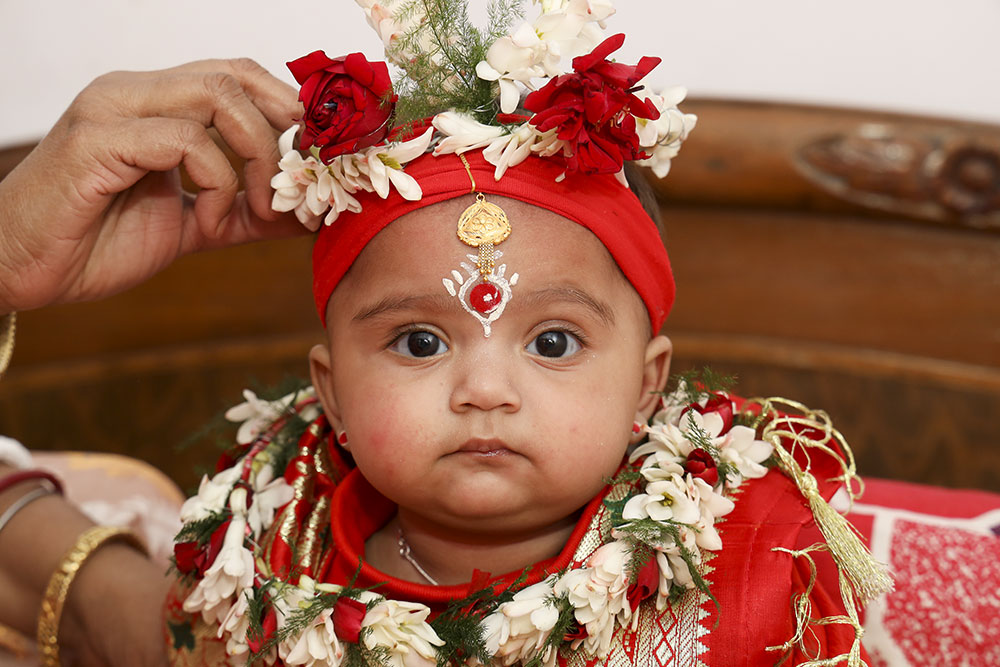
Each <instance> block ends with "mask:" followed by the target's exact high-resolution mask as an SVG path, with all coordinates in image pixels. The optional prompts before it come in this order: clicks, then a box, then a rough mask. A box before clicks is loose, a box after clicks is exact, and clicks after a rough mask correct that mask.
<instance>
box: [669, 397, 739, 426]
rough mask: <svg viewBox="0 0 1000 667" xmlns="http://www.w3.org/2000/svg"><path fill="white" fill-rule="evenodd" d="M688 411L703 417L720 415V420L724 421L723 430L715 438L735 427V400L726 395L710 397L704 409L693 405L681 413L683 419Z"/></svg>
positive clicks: (695, 404) (696, 404) (698, 405)
mask: <svg viewBox="0 0 1000 667" xmlns="http://www.w3.org/2000/svg"><path fill="white" fill-rule="evenodd" d="M688 410H694V411H695V412H697V413H699V414H702V415H710V414H716V415H718V417H719V419H721V420H722V429H721V430H720V431H719V432H718V433H714V434H713V435H715V436H720V435H725V434H726V433H729V429H731V428H732V427H733V417H734V411H733V399H731V398H730V397H729V396H726V395H725V394H720V393H713V394H711V395H709V397H708V401H706V402H705V405H704V407H703V406H701V405H700V404H698V403H692V404H691V405H689V406H688V407H687V408H685V410H684V412H682V413H681V417H682V418H683V416H684V413H686V412H687V411H688Z"/></svg>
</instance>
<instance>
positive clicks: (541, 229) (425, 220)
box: [352, 194, 620, 279]
mask: <svg viewBox="0 0 1000 667" xmlns="http://www.w3.org/2000/svg"><path fill="white" fill-rule="evenodd" d="M475 201H476V198H475V196H474V195H471V194H469V195H466V196H463V197H458V198H455V199H449V200H446V201H442V202H437V203H434V204H431V205H429V206H425V207H422V208H420V209H417V210H416V211H411V212H409V213H407V214H405V215H403V216H400V217H399V218H398V219H396V220H395V221H393V222H392V223H391V224H389V225H388V226H386V227H385V228H384V229H382V230H381V231H380V232H379V233H378V234H376V236H375V238H374V239H372V240H371V241H370V242H369V243H368V245H367V246H366V247H365V249H364V250H362V252H361V254H360V255H359V256H358V259H357V260H355V263H354V266H352V270H353V269H354V267H355V266H363V265H364V264H367V263H380V262H382V261H385V255H393V256H394V257H396V258H399V257H409V258H411V259H412V260H413V261H414V262H415V263H420V262H421V260H422V259H426V257H427V254H430V253H431V252H432V251H433V252H434V253H437V252H438V251H441V250H445V251H451V252H453V253H454V254H455V256H456V257H460V258H462V259H463V260H464V256H465V255H467V254H474V253H475V252H476V251H475V249H474V248H471V247H469V246H468V245H466V244H464V243H463V242H462V241H461V240H459V235H458V233H457V230H458V221H459V218H460V217H461V215H462V213H463V212H464V211H465V210H466V209H467V208H468V207H469V206H470V205H472V204H473V203H474V202H475ZM487 201H488V202H490V203H492V204H495V205H498V206H499V207H500V208H501V209H502V210H503V211H504V213H505V214H506V216H507V219H508V220H509V222H510V229H511V231H510V236H509V237H507V238H506V239H505V240H504V241H503V242H501V243H499V244H497V245H496V249H497V250H498V251H499V252H500V253H502V254H503V256H504V257H505V258H506V259H507V260H508V261H511V262H513V261H515V256H516V255H518V254H520V255H521V256H522V257H524V256H525V255H526V254H527V255H528V256H529V257H530V258H531V259H534V260H535V261H537V260H538V259H543V258H545V257H546V256H554V255H555V254H560V255H568V256H572V257H575V258H577V259H578V260H580V261H583V262H585V263H586V265H587V266H588V267H589V268H590V269H591V270H593V271H601V272H602V275H604V277H607V278H609V279H611V278H614V277H616V276H618V275H620V271H619V270H618V268H617V265H616V264H615V262H614V259H613V258H612V257H611V254H610V253H609V252H608V250H607V248H605V247H604V244H603V243H602V242H601V240H600V239H599V238H598V237H597V236H596V235H595V234H594V233H593V232H591V231H590V230H589V229H587V228H586V227H584V226H583V225H581V224H579V223H577V222H574V221H572V220H570V219H568V218H565V217H563V216H562V215H560V214H558V213H556V212H554V211H551V210H548V209H545V208H542V207H539V206H535V205H534V204H529V203H526V202H522V201H520V200H517V199H512V198H510V197H503V196H500V195H489V196H488V197H487ZM424 253H427V254H424Z"/></svg>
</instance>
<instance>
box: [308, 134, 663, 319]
mask: <svg viewBox="0 0 1000 667" xmlns="http://www.w3.org/2000/svg"><path fill="white" fill-rule="evenodd" d="M465 156H466V160H467V161H468V163H469V167H470V168H471V170H472V174H473V176H474V177H475V180H476V191H477V192H482V193H484V194H495V195H503V196H506V197H510V198H512V199H519V200H521V201H523V202H526V203H528V204H534V205H535V206H538V207H539V208H544V209H548V210H550V211H552V212H554V213H557V214H559V215H561V216H563V217H564V218H566V219H568V220H572V221H573V222H575V223H577V224H580V225H583V226H584V227H586V228H587V229H589V230H590V231H591V232H593V234H594V235H595V236H597V238H598V239H600V241H601V243H603V244H604V247H606V248H607V249H608V252H610V253H611V256H612V257H613V258H614V260H615V262H616V263H617V264H618V266H619V268H620V269H621V270H622V273H624V274H625V278H627V279H628V281H629V282H630V283H631V284H632V287H634V288H635V291H636V292H638V293H639V296H640V297H641V298H642V301H643V303H644V304H645V305H646V310H647V311H648V312H649V321H650V324H652V326H653V331H654V332H658V331H659V330H660V327H661V326H663V321H664V320H665V319H666V318H667V313H669V312H670V307H671V306H672V305H673V302H674V278H673V274H672V273H671V270H670V258H669V257H668V256H667V251H666V249H665V248H664V247H663V242H662V240H661V239H660V233H659V231H658V230H657V228H656V224H655V223H654V222H653V221H652V220H651V219H650V217H649V215H647V214H646V212H645V211H644V210H643V208H642V204H640V203H639V200H638V198H637V197H636V196H635V195H634V194H632V192H631V191H630V190H629V189H628V188H626V187H625V186H623V185H622V184H621V183H619V182H618V180H617V179H616V178H615V177H614V176H611V175H597V174H580V173H576V172H573V173H567V174H566V177H565V178H564V179H563V180H562V181H560V182H556V177H557V176H559V174H560V173H561V172H562V171H563V166H562V165H560V164H558V162H556V161H553V160H546V159H543V158H537V157H529V158H528V159H527V160H525V161H524V162H522V163H520V164H518V165H517V166H516V167H511V168H510V169H508V170H507V172H506V173H505V174H504V175H503V178H501V179H500V180H499V181H497V180H496V179H495V178H494V177H493V174H494V169H495V168H494V166H493V165H492V164H490V163H488V162H486V160H485V159H484V158H483V155H482V152H481V151H469V152H467V153H465ZM406 173H407V174H409V175H410V176H412V177H413V178H415V179H416V180H417V183H419V184H420V188H421V189H422V190H423V197H422V198H421V199H420V200H419V201H407V200H405V199H403V198H402V197H401V196H400V195H399V193H398V192H397V191H395V190H392V191H391V192H390V194H389V197H388V198H387V199H382V198H380V197H379V196H378V195H377V194H374V193H365V192H362V193H359V194H356V195H355V197H356V198H357V200H358V201H359V202H360V203H361V205H362V209H363V210H362V212H361V213H349V212H345V213H342V214H341V215H340V217H338V218H337V220H336V221H335V222H334V223H333V224H332V225H330V226H324V227H322V228H321V229H320V232H319V238H318V239H317V240H316V245H315V247H314V248H313V294H314V296H315V298H316V308H317V309H318V311H319V316H320V319H321V320H323V323H324V325H325V324H326V304H327V302H328V301H329V300H330V296H331V295H332V294H333V290H334V289H336V287H337V284H338V283H339V282H340V280H341V278H343V277H344V274H345V273H347V270H348V269H349V268H351V264H353V263H354V260H355V259H356V258H357V256H358V255H359V254H360V253H361V251H362V250H363V249H364V247H365V246H366V245H368V242H369V241H371V240H372V239H373V238H374V237H375V235H376V234H378V233H379V232H380V231H382V229H383V228H385V227H386V226H388V225H389V223H391V222H392V221H393V220H395V219H397V218H399V217H400V216H402V215H404V214H406V213H409V212H410V211H415V210H417V209H419V208H423V207H424V206H430V205H431V204H436V203H437V202H441V201H445V200H448V199H454V198H455V197H461V196H462V195H467V194H469V192H470V191H471V187H470V186H471V184H470V182H469V174H468V173H467V172H466V170H465V166H464V165H463V164H462V161H461V160H460V159H459V158H458V156H455V155H443V156H439V157H435V156H433V155H431V154H427V155H423V156H421V157H419V158H417V159H416V160H413V161H412V162H410V163H408V164H407V165H406Z"/></svg>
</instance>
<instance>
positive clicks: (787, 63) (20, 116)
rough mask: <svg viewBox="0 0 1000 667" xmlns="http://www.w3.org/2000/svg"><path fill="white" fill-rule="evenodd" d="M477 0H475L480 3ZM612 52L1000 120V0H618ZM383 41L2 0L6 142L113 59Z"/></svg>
mask: <svg viewBox="0 0 1000 667" xmlns="http://www.w3.org/2000/svg"><path fill="white" fill-rule="evenodd" d="M484 2H485V0H470V4H472V5H478V4H484ZM616 5H617V6H618V8H619V11H618V14H617V15H616V16H615V17H613V18H612V19H611V21H610V25H609V28H608V34H613V33H614V32H625V33H626V34H627V36H628V38H627V41H626V44H625V48H624V49H623V50H622V51H621V52H619V53H620V58H619V59H620V60H623V61H625V62H635V60H636V59H637V58H638V57H639V56H641V55H658V56H661V57H662V58H663V59H664V63H663V64H661V65H660V67H658V68H657V69H656V70H654V71H653V73H652V74H651V75H650V80H651V81H652V82H653V83H654V84H657V85H667V84H677V83H681V84H684V85H686V86H687V87H688V88H689V89H690V90H691V93H692V94H696V95H712V96H727V97H742V98H750V99H779V100H792V101H802V102H816V103H825V104H839V105H846V106H861V107H868V108H879V109H889V110H901V111H911V112H916V113H926V114H935V115H943V116H950V117H959V118H969V119H980V120H986V121H991V122H996V123H1000V0H951V1H950V2H947V3H946V2H943V1H942V0H823V1H820V0H752V1H747V0H687V2H682V1H681V0H618V2H617V3H616ZM317 48H322V49H324V50H326V51H327V53H328V54H329V55H331V56H336V55H341V54H346V53H349V52H352V51H364V52H365V54H366V55H367V56H368V57H369V58H371V59H375V58H381V54H382V51H381V43H380V42H379V40H378V38H377V37H376V36H375V33H374V32H372V31H371V30H370V29H369V28H368V25H367V23H366V22H365V20H364V16H363V14H362V13H361V10H360V9H359V8H357V7H356V6H355V3H354V2H352V1H351V0H324V1H320V0H295V1H294V2H287V1H283V0H269V1H265V0H239V1H236V0H168V1H164V0H89V1H84V2H81V1H80V0H73V1H71V0H48V1H46V2H24V1H17V0H0V53H2V55H3V63H4V64H3V67H2V70H0V91H2V93H0V146H3V145H9V144H14V143H18V142H22V141H29V140H33V139H37V138H38V137H40V136H41V135H43V134H44V133H45V131H46V129H47V128H48V127H50V126H51V125H52V123H53V122H54V121H55V120H56V119H57V118H58V116H59V114H60V113H61V112H62V111H63V109H65V108H66V106H67V105H68V104H69V103H70V101H71V100H72V99H73V96H74V95H75V93H76V92H77V91H79V90H80V89H81V88H82V87H84V86H85V85H86V84H87V83H88V82H89V81H90V80H91V79H93V78H94V77H95V76H97V75H99V74H101V73H103V72H106V71H110V70H113V69H132V70H144V69H158V68H163V67H168V66H171V65H175V64H179V63H181V62H184V61H188V60H195V59H200V58H210V57H213V58H227V57H235V56H250V57H252V58H254V59H256V60H257V61H259V62H260V63H261V64H263V65H264V66H265V67H267V68H268V69H270V70H272V71H273V72H275V73H277V74H279V75H280V76H282V77H283V78H285V79H287V80H289V81H291V77H290V76H289V75H288V74H287V71H286V70H285V68H284V62H285V61H286V60H290V59H293V58H295V57H298V56H300V55H304V54H305V53H308V52H309V51H312V50H314V49H317Z"/></svg>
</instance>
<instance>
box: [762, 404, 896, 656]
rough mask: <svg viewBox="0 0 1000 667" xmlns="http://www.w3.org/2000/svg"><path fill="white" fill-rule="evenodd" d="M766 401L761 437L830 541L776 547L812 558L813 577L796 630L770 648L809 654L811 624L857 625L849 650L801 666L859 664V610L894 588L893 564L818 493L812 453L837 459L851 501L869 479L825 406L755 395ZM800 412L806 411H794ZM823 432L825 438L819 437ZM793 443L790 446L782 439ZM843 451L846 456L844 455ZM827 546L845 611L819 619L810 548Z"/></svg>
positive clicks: (799, 602) (798, 603) (800, 599)
mask: <svg viewBox="0 0 1000 667" xmlns="http://www.w3.org/2000/svg"><path fill="white" fill-rule="evenodd" d="M752 402H753V403H756V404H758V405H760V406H761V415H762V417H764V418H765V421H766V424H765V426H764V430H763V433H762V435H761V439H762V440H764V441H766V442H770V443H771V444H772V445H773V446H774V455H775V457H776V458H777V459H778V463H779V467H780V468H781V470H782V472H784V473H785V474H786V475H788V476H789V477H790V478H791V479H792V481H794V482H795V486H796V487H797V488H798V489H799V492H800V493H801V494H802V495H803V496H804V497H805V499H806V501H807V502H808V503H809V509H810V511H812V514H813V518H814V519H815V521H816V525H818V526H819V529H820V532H821V533H822V534H823V538H824V540H825V541H826V543H825V544H816V545H813V546H811V547H808V548H806V549H802V550H799V551H792V550H789V549H784V548H780V547H777V548H775V549H773V550H774V551H782V552H785V553H788V554H791V556H792V557H793V558H806V559H807V560H808V562H809V568H810V576H809V584H808V586H807V587H806V591H805V592H804V593H803V594H801V595H799V596H797V597H796V598H795V599H794V600H793V608H794V613H795V634H794V635H793V636H792V638H791V639H789V640H788V641H787V642H785V643H784V644H783V645H781V646H771V647H768V649H767V650H769V651H784V652H786V653H787V651H789V650H790V649H791V647H792V646H794V645H796V644H797V645H799V646H800V647H801V649H802V652H803V653H804V654H805V655H809V652H808V651H807V648H806V646H805V641H804V640H805V638H806V637H805V635H806V631H807V630H808V628H809V626H810V625H831V624H846V625H850V626H851V627H852V628H853V629H854V642H853V643H852V645H851V649H850V651H849V652H848V653H847V654H846V655H839V656H833V657H830V658H820V657H818V656H817V657H815V658H813V659H811V660H809V661H808V662H805V663H803V665H802V666H801V667H827V666H829V665H837V664H840V663H842V662H844V661H845V660H846V661H847V664H848V667H860V666H861V665H863V664H864V661H862V659H861V638H862V636H863V635H864V628H863V627H862V625H861V622H860V620H859V616H858V612H859V611H860V610H861V609H863V608H864V606H865V605H867V604H868V603H869V602H871V601H872V600H874V599H875V598H877V597H878V596H879V595H882V594H883V593H888V592H889V591H891V590H893V588H894V583H893V580H892V577H891V576H890V574H889V571H888V566H886V565H885V564H884V563H880V562H879V561H877V560H875V558H874V556H872V554H871V552H870V551H869V550H868V548H867V547H865V545H864V544H863V543H862V541H861V538H860V536H859V535H858V532H857V530H856V529H855V528H854V526H852V525H851V524H850V523H849V522H848V521H847V519H846V518H844V516H843V515H842V514H840V512H838V511H837V510H835V509H834V508H833V507H831V506H830V503H828V502H826V500H824V499H823V496H822V495H821V494H820V492H819V486H818V485H817V483H816V478H815V477H814V476H813V474H812V472H811V467H812V466H811V455H812V453H813V452H821V453H822V454H824V455H827V456H830V457H832V458H833V459H834V460H836V461H837V462H838V463H839V465H840V469H841V474H840V475H838V476H837V477H834V478H833V479H832V480H830V481H840V482H844V484H845V485H846V489H847V492H848V496H849V497H850V502H851V503H852V504H853V502H854V500H855V499H856V498H857V497H858V496H860V495H861V493H862V491H863V489H864V484H863V483H862V481H861V479H860V478H859V477H858V475H857V472H856V468H855V464H854V454H853V452H851V448H850V447H849V446H848V444H847V442H846V441H845V440H844V436H842V435H841V434H840V432H839V431H837V429H835V428H834V427H833V424H832V422H831V421H830V417H829V416H828V415H827V414H826V413H825V412H822V411H820V410H810V409H809V408H808V407H806V406H805V405H802V404H801V403H797V402H795V401H790V400H787V399H784V398H769V399H765V400H759V399H758V400H754V401H752ZM792 411H794V412H798V413H801V415H794V414H789V413H790V412H792ZM805 430H809V431H813V432H814V433H810V436H812V437H809V436H806V435H803V434H802V432H803V431H805ZM815 432H818V433H819V435H820V437H819V438H818V439H817V438H816V437H815ZM783 441H785V442H790V443H791V446H790V447H788V448H787V449H786V448H785V446H783V444H782V442H783ZM841 452H843V455H841ZM796 454H800V455H801V456H802V457H803V458H804V459H805V462H806V464H805V466H804V467H803V466H801V465H799V463H798V461H796V460H795V455H796ZM814 551H828V552H829V553H830V555H831V556H832V557H833V560H834V563H835V564H836V566H837V572H838V578H839V584H840V586H839V587H840V597H841V599H842V600H843V603H844V611H845V612H846V613H845V615H843V616H827V617H824V618H818V619H814V618H811V616H812V608H811V607H812V605H811V603H810V602H809V595H810V594H811V592H812V589H813V586H814V585H815V583H816V564H815V563H814V562H813V559H812V556H811V555H810V554H811V552H814Z"/></svg>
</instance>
